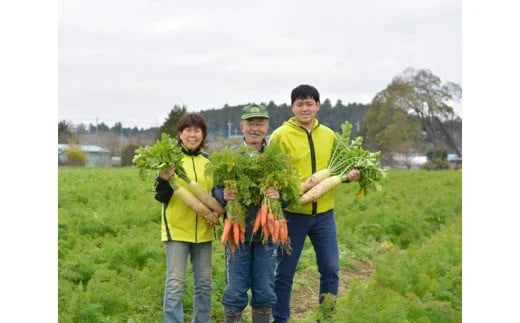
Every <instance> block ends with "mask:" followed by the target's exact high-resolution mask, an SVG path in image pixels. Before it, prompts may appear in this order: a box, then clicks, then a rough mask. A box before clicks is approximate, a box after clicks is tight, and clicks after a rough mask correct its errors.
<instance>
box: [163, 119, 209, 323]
mask: <svg viewBox="0 0 520 323" xmlns="http://www.w3.org/2000/svg"><path fill="white" fill-rule="evenodd" d="M206 136H207V126H206V122H205V121H204V118H203V117H202V116H201V115H200V114H197V113H186V114H184V115H183V116H182V117H181V118H180V120H179V122H178V123H177V138H178V142H179V145H180V146H181V148H182V152H183V153H184V158H183V166H184V168H185V170H186V173H187V174H188V176H189V178H190V179H192V180H193V181H196V182H198V183H199V184H201V185H202V186H203V187H204V188H205V189H206V190H207V191H208V192H211V189H212V186H213V181H212V179H211V178H206V177H205V176H204V170H205V165H206V163H208V161H209V159H208V155H207V153H205V152H203V151H202V149H203V147H204V141H205V139H206ZM174 173H175V168H172V169H170V170H169V171H167V172H164V173H161V174H159V176H158V177H157V183H156V194H155V199H156V200H158V201H159V202H161V203H163V208H162V220H161V240H162V241H164V242H165V252H166V267H167V271H166V286H165V291H164V304H163V305H164V320H165V322H167V323H169V322H176V323H177V322H178V323H182V322H184V312H183V307H182V297H183V293H184V279H185V275H186V264H187V260H188V256H190V261H191V264H192V269H193V281H194V285H195V289H194V295H193V320H192V322H210V315H211V291H212V287H211V284H212V276H211V275H212V272H211V269H212V268H211V252H212V245H211V244H212V239H213V226H212V225H211V224H210V223H208V222H207V221H206V220H205V219H204V218H203V217H201V216H198V215H197V214H196V213H195V212H194V211H193V210H191V209H190V208H189V207H188V206H187V205H186V204H184V203H183V202H182V201H181V200H179V199H177V198H176V197H175V196H174V195H173V193H174V192H173V189H172V187H171V186H170V183H169V180H170V178H171V177H172V176H173V175H174ZM175 181H176V182H177V183H178V184H179V185H181V186H187V183H186V182H185V181H183V180H181V179H180V178H178V177H176V178H175ZM215 215H216V216H218V214H216V212H215Z"/></svg>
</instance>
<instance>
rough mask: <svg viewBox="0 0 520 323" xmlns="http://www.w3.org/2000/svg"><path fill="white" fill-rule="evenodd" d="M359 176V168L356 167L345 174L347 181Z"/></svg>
mask: <svg viewBox="0 0 520 323" xmlns="http://www.w3.org/2000/svg"><path fill="white" fill-rule="evenodd" d="M360 176H361V173H360V172H359V169H356V168H354V169H351V170H350V171H349V172H348V174H347V178H348V180H349V182H355V181H358V180H359V177H360Z"/></svg>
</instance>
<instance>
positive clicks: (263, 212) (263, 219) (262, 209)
mask: <svg viewBox="0 0 520 323" xmlns="http://www.w3.org/2000/svg"><path fill="white" fill-rule="evenodd" d="M268 212H269V206H268V205H267V204H262V206H260V221H261V222H260V224H261V226H262V227H264V226H265V223H266V222H267V213H268Z"/></svg>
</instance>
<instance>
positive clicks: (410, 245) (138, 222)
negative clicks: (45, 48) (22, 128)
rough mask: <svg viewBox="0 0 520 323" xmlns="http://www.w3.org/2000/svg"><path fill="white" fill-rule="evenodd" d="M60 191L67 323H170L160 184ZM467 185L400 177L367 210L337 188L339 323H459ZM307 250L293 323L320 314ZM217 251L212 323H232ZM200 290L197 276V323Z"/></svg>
mask: <svg viewBox="0 0 520 323" xmlns="http://www.w3.org/2000/svg"><path fill="white" fill-rule="evenodd" d="M58 180H59V187H58V189H59V194H58V195H59V196H58V217H59V220H58V222H59V223H58V226H59V227H58V235H59V242H58V256H59V264H58V275H59V281H58V284H59V295H58V296H59V319H60V322H123V321H124V322H160V321H162V293H163V285H164V270H165V265H164V251H163V245H162V243H161V242H160V241H159V240H160V234H159V224H160V217H159V212H160V204H159V203H158V202H156V201H155V200H154V199H153V195H152V192H151V189H152V183H145V182H142V181H141V180H140V179H139V178H138V176H137V171H136V170H135V169H133V168H106V169H85V168H60V170H59V178H58ZM461 181H462V176H461V172H458V171H453V170H451V171H436V172H428V171H390V172H389V175H388V177H387V179H386V180H385V182H384V189H383V191H382V192H373V193H370V194H368V195H367V196H365V197H363V198H360V199H359V198H355V192H356V184H355V183H354V184H348V185H341V186H340V187H339V188H337V189H336V192H335V196H336V212H335V213H336V220H337V225H338V241H339V243H340V251H341V255H340V257H341V258H340V263H341V273H340V276H341V279H340V290H339V295H338V302H337V304H338V309H337V313H336V314H335V315H337V317H338V318H340V321H341V322H345V319H347V318H348V319H349V320H350V321H352V322H355V321H357V322H360V321H365V319H372V318H375V317H378V318H379V320H380V322H390V321H392V322H393V321H418V322H421V321H422V322H428V321H431V322H459V321H461V298H462V296H461V254H462V251H461V243H460V241H461V235H462V234H461V230H460V227H461V209H462V192H461V191H462V184H461ZM306 243H307V247H306V248H305V250H304V252H303V253H302V257H301V259H300V263H299V265H298V272H297V275H296V277H295V284H294V292H293V299H292V321H293V322H307V321H309V322H310V321H313V320H314V319H315V317H317V316H319V315H322V313H320V311H319V309H318V307H317V299H318V295H317V294H318V281H319V277H318V274H317V270H316V266H315V261H314V251H313V250H312V248H311V247H310V243H309V242H308V241H307V242H306ZM213 250H214V255H213V259H214V265H213V282H214V293H213V299H212V317H213V321H215V322H222V318H223V308H222V305H221V304H220V299H221V296H222V291H223V289H224V286H225V283H224V274H223V272H224V254H223V248H222V246H221V245H220V244H219V243H218V241H217V240H215V242H214V246H213ZM188 275H191V274H190V273H188ZM192 291H193V282H192V281H191V276H187V284H186V297H185V299H184V301H183V304H184V308H185V314H186V319H187V320H188V319H190V316H191V310H192V302H191V298H190V297H189V296H190V295H191V294H192ZM249 315H250V314H249V310H247V311H246V312H245V313H244V318H245V319H246V322H247V321H248V320H249V317H250V316H249ZM376 321H377V320H376ZM347 322H348V321H347Z"/></svg>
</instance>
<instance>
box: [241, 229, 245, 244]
mask: <svg viewBox="0 0 520 323" xmlns="http://www.w3.org/2000/svg"><path fill="white" fill-rule="evenodd" d="M245 241H246V228H245V227H244V226H243V225H241V226H240V243H244V242H245Z"/></svg>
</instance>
